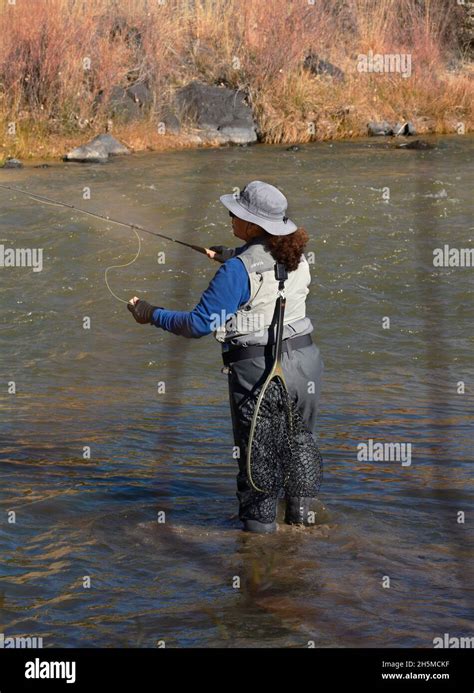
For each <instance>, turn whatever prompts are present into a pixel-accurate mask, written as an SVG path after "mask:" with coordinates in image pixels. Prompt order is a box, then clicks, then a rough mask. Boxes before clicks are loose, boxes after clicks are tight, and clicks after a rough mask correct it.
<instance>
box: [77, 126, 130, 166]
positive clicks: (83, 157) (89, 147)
mask: <svg viewBox="0 0 474 693" xmlns="http://www.w3.org/2000/svg"><path fill="white" fill-rule="evenodd" d="M119 154H130V151H129V150H128V149H127V147H125V145H123V144H122V143H121V142H119V141H118V140H116V139H115V137H112V135H109V134H108V133H106V134H104V135H97V137H94V139H93V140H91V141H90V142H87V143H86V144H83V145H82V146H80V147H76V148H75V149H73V150H72V151H70V152H68V154H66V156H65V157H64V160H65V161H81V162H88V163H96V164H97V163H104V162H105V161H107V160H108V158H109V156H116V155H119Z"/></svg>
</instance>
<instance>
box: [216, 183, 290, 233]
mask: <svg viewBox="0 0 474 693" xmlns="http://www.w3.org/2000/svg"><path fill="white" fill-rule="evenodd" d="M220 201H221V202H222V204H223V205H224V207H227V209H228V210H229V211H230V212H232V213H233V214H235V216H237V217H239V219H243V220H244V221H251V222H253V223H254V224H258V226H261V227H262V229H265V231H268V233H270V234H272V235H273V236H287V235H288V234H290V233H293V232H294V231H296V229H297V228H298V227H297V226H296V224H294V223H293V222H292V221H291V219H288V217H287V216H286V210H287V208H288V201H287V199H286V197H285V196H284V195H283V193H282V192H280V191H279V190H278V188H275V187H274V186H273V185H270V184H269V183H263V182H262V181H261V180H253V181H252V182H251V183H248V185H246V186H245V187H244V188H243V189H242V190H241V191H240V193H239V194H237V193H235V194H230V195H222V196H221V197H220Z"/></svg>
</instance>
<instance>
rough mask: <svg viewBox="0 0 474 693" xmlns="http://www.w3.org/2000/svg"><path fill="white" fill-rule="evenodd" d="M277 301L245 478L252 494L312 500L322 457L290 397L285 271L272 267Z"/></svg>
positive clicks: (281, 265) (252, 428)
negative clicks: (285, 351)
mask: <svg viewBox="0 0 474 693" xmlns="http://www.w3.org/2000/svg"><path fill="white" fill-rule="evenodd" d="M275 278H276V279H277V281H278V282H279V284H278V298H277V301H276V306H275V318H276V338H275V356H274V360H273V364H272V367H271V369H270V371H269V373H268V375H267V377H266V379H265V381H264V383H263V385H262V387H261V389H260V392H259V394H258V397H257V400H256V402H255V408H254V411H253V414H252V419H251V424H250V433H249V439H248V445H247V456H246V470H247V478H248V481H249V483H250V485H251V487H252V488H253V489H254V491H256V492H259V493H263V494H271V495H280V494H281V493H282V492H284V494H285V495H286V496H289V497H315V496H316V494H317V492H318V491H319V487H320V484H321V479H322V457H321V453H320V451H319V448H318V446H317V444H316V441H315V439H314V437H313V436H312V434H311V433H310V431H309V430H308V429H307V427H306V426H305V424H304V422H303V419H302V417H301V415H300V413H299V411H298V409H297V406H296V403H295V402H294V400H292V398H291V397H290V395H289V392H288V387H287V383H286V381H285V375H284V372H283V368H282V362H281V356H282V336H283V326H284V317H285V307H286V297H285V292H284V286H285V280H286V279H287V278H288V273H287V271H286V269H285V266H284V265H283V264H281V263H276V264H275Z"/></svg>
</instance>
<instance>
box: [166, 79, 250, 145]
mask: <svg viewBox="0 0 474 693" xmlns="http://www.w3.org/2000/svg"><path fill="white" fill-rule="evenodd" d="M174 111H175V113H174V114H172V113H171V114H168V116H167V117H168V119H170V118H171V119H172V118H173V117H176V116H177V117H178V119H179V120H180V122H181V123H182V122H183V121H185V120H190V121H192V122H193V123H194V124H195V126H196V127H197V128H198V134H199V136H200V137H201V139H202V140H203V141H211V140H215V141H218V142H220V143H222V144H226V143H229V144H249V143H252V142H256V141H257V125H256V123H255V122H254V119H253V114H252V109H251V108H250V106H248V104H247V103H246V102H245V97H244V94H242V92H239V91H235V90H233V89H228V88H227V87H216V86H210V85H208V84H203V83H202V82H197V81H194V82H191V83H190V84H188V85H186V86H185V87H183V88H182V89H180V90H179V91H178V92H177V94H176V96H175V101H174ZM164 122H165V124H166V120H165V121H164ZM199 131H202V132H199Z"/></svg>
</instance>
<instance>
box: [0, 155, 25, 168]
mask: <svg viewBox="0 0 474 693" xmlns="http://www.w3.org/2000/svg"><path fill="white" fill-rule="evenodd" d="M2 168H23V164H22V162H21V161H20V160H19V159H13V158H11V157H8V158H7V160H6V161H5V163H4V164H3V166H2Z"/></svg>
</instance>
